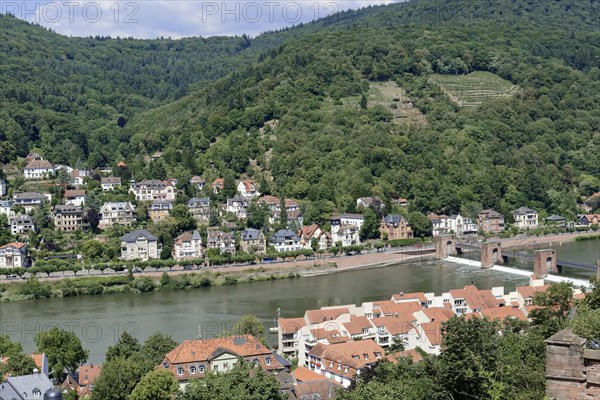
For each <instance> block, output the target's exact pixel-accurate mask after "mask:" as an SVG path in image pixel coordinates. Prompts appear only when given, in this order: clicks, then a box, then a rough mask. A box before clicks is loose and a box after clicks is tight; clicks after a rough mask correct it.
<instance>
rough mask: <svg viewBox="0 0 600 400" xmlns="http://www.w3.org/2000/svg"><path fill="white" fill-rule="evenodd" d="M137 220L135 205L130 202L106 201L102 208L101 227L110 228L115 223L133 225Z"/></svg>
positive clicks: (99, 225)
mask: <svg viewBox="0 0 600 400" xmlns="http://www.w3.org/2000/svg"><path fill="white" fill-rule="evenodd" d="M135 220H136V215H135V206H134V205H133V204H131V203H130V202H125V201H123V202H110V203H104V204H103V205H102V208H101V209H100V223H99V224H98V227H99V228H100V229H106V228H110V227H111V226H113V225H116V224H118V225H124V226H131V223H132V222H133V221H135Z"/></svg>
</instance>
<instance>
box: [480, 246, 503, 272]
mask: <svg viewBox="0 0 600 400" xmlns="http://www.w3.org/2000/svg"><path fill="white" fill-rule="evenodd" d="M495 264H504V258H503V257H502V244H501V243H500V242H484V243H482V244H481V268H483V269H488V268H492V267H493V266H494V265H495Z"/></svg>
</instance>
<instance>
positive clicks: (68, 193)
mask: <svg viewBox="0 0 600 400" xmlns="http://www.w3.org/2000/svg"><path fill="white" fill-rule="evenodd" d="M81 196H85V190H65V199H73V198H75V197H81Z"/></svg>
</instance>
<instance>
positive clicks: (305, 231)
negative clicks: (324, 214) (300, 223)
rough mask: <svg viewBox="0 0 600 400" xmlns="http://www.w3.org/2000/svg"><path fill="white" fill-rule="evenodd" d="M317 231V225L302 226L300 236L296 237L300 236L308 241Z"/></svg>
mask: <svg viewBox="0 0 600 400" xmlns="http://www.w3.org/2000/svg"><path fill="white" fill-rule="evenodd" d="M317 229H319V225H317V224H312V225H310V226H304V227H302V228H301V229H300V234H299V235H298V236H300V237H301V238H302V239H305V240H310V239H311V238H312V237H313V236H314V234H315V232H316V231H317Z"/></svg>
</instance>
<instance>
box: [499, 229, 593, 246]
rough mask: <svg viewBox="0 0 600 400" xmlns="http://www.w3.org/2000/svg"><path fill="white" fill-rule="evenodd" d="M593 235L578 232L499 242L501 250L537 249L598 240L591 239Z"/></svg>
mask: <svg viewBox="0 0 600 400" xmlns="http://www.w3.org/2000/svg"><path fill="white" fill-rule="evenodd" d="M593 236H594V235H590V233H588V232H578V233H565V234H558V235H548V236H536V237H532V236H522V237H515V238H511V239H501V240H500V241H501V242H502V248H505V249H508V248H514V247H524V246H527V247H538V246H541V245H547V246H552V245H557V244H558V245H560V244H562V243H567V242H572V241H576V240H594V239H599V238H600V236H598V235H596V237H595V238H594V237H593Z"/></svg>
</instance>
